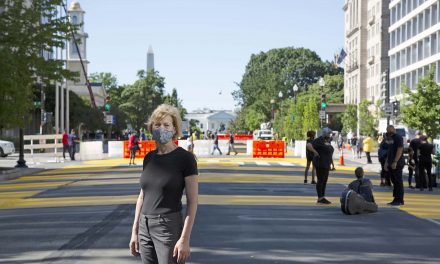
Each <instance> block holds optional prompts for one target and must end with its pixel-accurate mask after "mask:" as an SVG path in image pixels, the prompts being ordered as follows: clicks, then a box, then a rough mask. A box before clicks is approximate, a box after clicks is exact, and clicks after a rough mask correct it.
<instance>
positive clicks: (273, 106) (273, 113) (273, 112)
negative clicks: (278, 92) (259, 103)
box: [270, 99, 275, 122]
mask: <svg viewBox="0 0 440 264" xmlns="http://www.w3.org/2000/svg"><path fill="white" fill-rule="evenodd" d="M270 104H271V105H272V122H273V120H274V119H275V99H270Z"/></svg>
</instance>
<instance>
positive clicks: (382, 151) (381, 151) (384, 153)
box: [377, 144, 388, 160]
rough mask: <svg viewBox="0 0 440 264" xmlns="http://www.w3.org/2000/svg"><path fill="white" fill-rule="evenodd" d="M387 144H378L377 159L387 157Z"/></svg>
mask: <svg viewBox="0 0 440 264" xmlns="http://www.w3.org/2000/svg"><path fill="white" fill-rule="evenodd" d="M387 153H388V146H387V145H386V144H380V146H379V150H378V152H377V155H378V157H379V160H384V159H386V158H387Z"/></svg>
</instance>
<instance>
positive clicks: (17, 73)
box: [0, 0, 76, 128]
mask: <svg viewBox="0 0 440 264" xmlns="http://www.w3.org/2000/svg"><path fill="white" fill-rule="evenodd" d="M61 4H62V1H61V0H33V1H32V2H31V3H29V1H25V0H4V1H1V2H0V10H2V11H1V12H0V58H1V60H0V100H1V101H2V104H0V124H1V126H2V127H5V128H14V127H24V124H25V117H26V116H27V115H28V114H29V113H30V112H31V110H32V109H33V102H32V99H33V91H32V88H33V85H34V84H35V83H45V84H46V86H47V85H49V84H50V83H51V82H53V81H61V80H63V79H64V78H68V79H73V78H74V77H75V76H76V74H74V73H72V72H70V71H68V70H66V69H64V67H63V65H64V62H63V61H62V60H60V59H56V58H54V57H51V54H52V52H53V51H54V49H55V48H63V47H64V45H65V40H66V39H69V38H70V35H69V32H70V31H69V23H68V20H67V18H66V17H58V15H57V14H56V12H55V11H56V8H57V7H58V6H59V5H61ZM42 18H43V19H42ZM49 57H50V59H49Z"/></svg>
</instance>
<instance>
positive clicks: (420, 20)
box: [417, 14, 423, 33]
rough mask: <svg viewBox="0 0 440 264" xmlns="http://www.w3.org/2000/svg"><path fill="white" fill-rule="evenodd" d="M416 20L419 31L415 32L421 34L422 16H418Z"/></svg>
mask: <svg viewBox="0 0 440 264" xmlns="http://www.w3.org/2000/svg"><path fill="white" fill-rule="evenodd" d="M417 18H418V20H417V23H418V24H419V30H418V31H417V32H418V33H422V32H423V14H420V15H418V17H417Z"/></svg>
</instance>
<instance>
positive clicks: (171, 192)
mask: <svg viewBox="0 0 440 264" xmlns="http://www.w3.org/2000/svg"><path fill="white" fill-rule="evenodd" d="M181 128H182V120H181V118H180V113H179V111H178V110H177V108H175V107H173V106H170V105H165V104H163V105H160V106H159V107H158V108H157V109H156V110H154V112H153V114H152V115H151V117H150V120H149V122H148V129H149V131H150V132H151V133H152V135H153V139H154V140H155V141H156V143H157V149H156V150H154V151H151V152H150V153H148V154H147V155H146V156H145V158H144V166H143V168H144V169H143V172H142V175H141V177H140V186H141V190H140V194H139V197H138V199H137V203H136V213H135V218H134V223H133V230H132V234H131V240H130V244H129V247H130V251H131V253H132V254H133V255H135V256H137V255H141V259H142V263H143V264H153V263H154V264H168V263H173V264H174V263H179V264H180V263H185V261H186V259H187V258H188V257H189V254H190V245H189V242H190V236H191V231H192V227H193V224H194V219H195V216H196V211H197V199H198V198H197V196H198V179H197V175H198V170H197V162H196V160H195V157H194V155H193V154H191V153H189V152H188V151H186V150H184V149H183V148H181V147H178V146H176V145H175V144H174V142H173V139H174V140H175V139H177V138H178V136H180V131H181ZM184 189H185V191H186V200H187V203H186V204H187V206H186V214H185V217H184V219H182V202H181V199H182V195H183V190H184Z"/></svg>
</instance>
